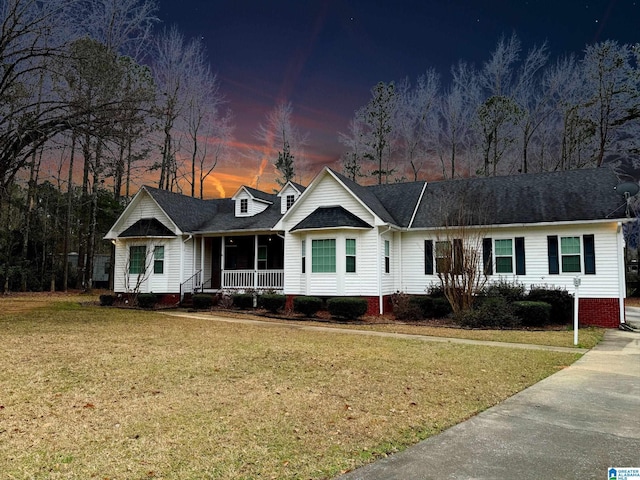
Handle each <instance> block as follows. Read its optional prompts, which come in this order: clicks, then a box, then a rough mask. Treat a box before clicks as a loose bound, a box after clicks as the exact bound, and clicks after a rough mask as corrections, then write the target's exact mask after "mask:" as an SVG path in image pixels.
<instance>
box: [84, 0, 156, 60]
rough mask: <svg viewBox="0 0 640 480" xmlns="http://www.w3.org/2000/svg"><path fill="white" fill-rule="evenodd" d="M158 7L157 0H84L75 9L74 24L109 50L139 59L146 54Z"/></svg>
mask: <svg viewBox="0 0 640 480" xmlns="http://www.w3.org/2000/svg"><path fill="white" fill-rule="evenodd" d="M157 10H158V5H157V2H156V0H85V1H84V2H83V3H82V8H78V9H76V10H75V11H74V17H75V22H74V25H75V26H76V27H77V28H78V29H79V30H80V33H81V34H84V35H88V36H89V37H91V38H93V39H94V40H97V41H98V42H100V43H102V44H103V45H104V46H105V47H107V48H108V49H109V50H111V51H112V52H116V53H119V54H121V55H127V56H129V57H132V58H133V59H135V60H137V61H140V60H141V59H142V58H143V57H145V56H146V55H147V54H148V53H149V52H148V50H149V48H150V46H151V40H152V33H153V27H154V25H155V24H156V23H158V21H159V19H158V18H157V16H156V12H157Z"/></svg>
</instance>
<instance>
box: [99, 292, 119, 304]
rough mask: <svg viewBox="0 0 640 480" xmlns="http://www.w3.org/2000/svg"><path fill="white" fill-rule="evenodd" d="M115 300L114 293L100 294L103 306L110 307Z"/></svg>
mask: <svg viewBox="0 0 640 480" xmlns="http://www.w3.org/2000/svg"><path fill="white" fill-rule="evenodd" d="M115 301H116V297H114V296H113V295H100V305H101V306H103V307H110V306H111V305H113V302H115Z"/></svg>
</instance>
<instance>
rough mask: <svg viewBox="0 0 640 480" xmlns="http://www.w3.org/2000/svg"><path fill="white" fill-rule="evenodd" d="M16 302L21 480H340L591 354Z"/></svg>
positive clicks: (3, 384)
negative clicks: (348, 472)
mask: <svg viewBox="0 0 640 480" xmlns="http://www.w3.org/2000/svg"><path fill="white" fill-rule="evenodd" d="M15 298H16V297H9V298H1V299H0V337H1V338H2V348H1V349H0V362H1V364H2V369H1V370H0V472H2V476H3V478H10V479H12V478H16V479H24V478H36V479H45V478H46V479H51V478H54V479H55V478H64V479H89V478H96V479H100V480H103V479H148V478H163V479H191V478H199V479H200V478H210V479H254V478H266V479H303V478H304V479H309V478H311V479H324V478H332V477H334V476H336V475H338V474H339V473H340V472H341V471H345V470H350V469H352V468H354V467H356V466H359V465H361V464H364V463H367V462H370V461H372V460H373V459H375V458H377V457H379V456H381V455H385V454H387V453H391V452H395V451H397V450H399V449H402V448H403V447H405V446H407V445H410V444H413V443H415V442H417V441H418V440H420V439H423V438H425V437H428V436H430V435H433V434H435V433H438V432H440V431H442V430H443V429H445V428H447V427H449V426H451V425H454V424H456V423H458V422H460V421H462V420H464V419H466V418H468V417H470V416H472V415H474V414H476V413H478V412H479V411H482V410H484V409H486V408H488V407H490V406H491V405H494V404H496V403H497V402H500V401H501V400H503V399H505V398H507V397H508V396H510V395H512V394H514V393H515V392H517V391H520V390H522V389H523V388H525V387H527V386H528V385H531V384H533V383H535V382H537V381H539V380H540V379H542V378H544V377H546V376H548V375H550V374H552V373H554V372H556V371H557V370H558V369H560V368H563V367H564V366H566V365H569V364H570V363H572V362H573V361H575V360H576V359H577V358H578V357H579V355H578V354H571V353H555V352H545V351H533V350H531V351H530V350H516V349H513V350H512V349H508V348H495V347H480V346H470V345H452V344H440V343H424V342H420V341H410V340H399V339H388V338H378V337H368V336H362V337H360V336H353V335H340V334H322V333H317V332H305V331H300V330H299V329H292V328H288V327H281V328H280V327H273V326H271V327H268V328H267V327H261V326H251V325H239V324H232V323H225V322H214V321H211V320H196V319H183V318H175V317H169V316H165V315H162V314H158V313H151V312H140V311H127V310H119V309H110V308H100V307H93V306H80V305H79V304H78V303H77V300H76V299H75V298H57V297H56V300H59V301H58V302H57V303H51V302H49V303H50V305H49V306H41V305H35V306H34V307H31V308H30V307H29V306H28V305H26V306H25V305H21V306H20V308H18V307H13V306H12V302H14V301H15ZM45 304H47V302H42V305H45ZM35 307H37V308H35Z"/></svg>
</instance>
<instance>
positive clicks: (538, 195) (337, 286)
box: [105, 168, 628, 327]
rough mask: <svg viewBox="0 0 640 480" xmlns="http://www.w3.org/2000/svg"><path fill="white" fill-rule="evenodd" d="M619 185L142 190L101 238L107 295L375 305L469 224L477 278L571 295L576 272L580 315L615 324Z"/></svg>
mask: <svg viewBox="0 0 640 480" xmlns="http://www.w3.org/2000/svg"><path fill="white" fill-rule="evenodd" d="M619 183H620V182H619V181H618V179H617V177H616V175H615V174H614V173H613V172H612V171H611V170H610V169H608V168H596V169H586V170H573V171H564V172H551V173H539V174H527V175H515V176H504V177H489V178H472V179H460V180H448V181H439V182H410V183H399V184H390V185H375V186H361V185H359V184H357V183H355V182H353V181H351V180H349V179H347V178H346V177H344V176H343V175H341V174H339V173H337V172H335V171H334V170H332V169H330V168H324V169H323V170H322V171H321V172H320V173H319V174H318V175H317V176H316V177H315V178H314V180H313V181H312V182H311V184H310V185H309V186H308V187H307V188H305V187H303V186H301V185H298V184H295V183H292V182H290V183H288V184H287V185H285V186H284V187H283V188H282V190H281V191H280V192H279V193H278V194H269V193H265V192H261V191H259V190H255V189H253V188H249V187H241V188H240V189H239V190H238V191H237V192H236V194H235V195H234V196H233V197H231V198H227V199H217V200H199V199H195V198H191V197H187V196H184V195H179V194H175V193H170V192H167V191H163V190H158V189H155V188H151V187H142V188H141V190H140V191H139V192H138V194H137V195H136V196H135V197H134V199H133V200H132V202H131V203H130V204H129V206H128V207H127V208H126V209H125V211H124V212H123V214H122V215H121V216H120V218H119V219H118V220H117V222H116V223H115V224H114V226H113V227H112V228H111V230H110V231H109V232H108V234H107V235H106V237H105V238H107V239H109V240H111V241H112V242H113V243H114V244H115V249H116V257H115V258H116V261H115V268H114V272H115V273H114V275H115V278H114V290H115V292H116V293H126V292H127V290H131V289H132V288H139V291H140V292H153V293H156V294H160V295H162V297H163V299H164V301H165V302H167V303H176V304H177V303H179V302H180V301H181V300H182V298H183V297H184V295H187V294H192V293H194V292H212V293H213V292H218V291H226V290H255V291H267V290H268V291H278V292H282V293H284V294H285V295H287V296H288V297H289V298H293V297H295V296H299V295H314V296H320V297H334V296H359V297H365V298H367V299H368V302H369V311H370V313H384V312H386V311H389V309H390V308H391V305H390V297H391V295H392V294H393V293H394V292H397V291H402V292H406V293H409V294H424V293H425V292H426V289H427V288H428V287H429V286H430V285H432V284H437V283H438V282H439V279H438V270H439V269H441V268H444V267H443V265H444V264H443V256H444V255H445V254H446V252H453V257H454V259H453V261H454V263H455V261H456V259H455V256H456V255H457V254H458V252H459V251H461V250H462V249H460V248H458V247H459V245H462V243H463V242H467V241H468V240H467V235H468V234H467V233H465V232H467V231H473V232H475V233H474V234H473V235H474V236H478V235H481V236H482V238H481V248H482V258H483V261H482V263H483V265H479V268H481V269H483V270H484V272H485V274H486V275H487V278H488V281H489V282H491V281H497V280H506V281H517V282H519V283H521V284H524V285H525V286H526V287H531V286H535V285H538V286H540V285H545V286H552V287H560V288H565V289H567V290H568V291H569V292H573V290H574V279H575V278H576V277H579V278H580V280H581V286H580V321H581V323H583V324H596V325H603V326H609V327H616V326H617V325H618V324H619V323H620V322H621V321H624V298H625V268H624V239H623V234H622V225H623V223H624V222H625V221H627V220H628V219H627V217H626V210H627V202H626V199H625V198H624V197H623V196H622V195H620V194H619V193H618V192H617V191H616V186H617V185H618V184H619ZM460 212H462V213H463V216H464V219H463V220H459V218H460ZM460 225H463V227H462V228H460ZM445 232H446V234H445ZM456 235H458V236H459V237H460V238H457V237H456ZM137 283H139V285H138V286H136V284H137Z"/></svg>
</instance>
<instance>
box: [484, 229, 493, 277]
mask: <svg viewBox="0 0 640 480" xmlns="http://www.w3.org/2000/svg"><path fill="white" fill-rule="evenodd" d="M482 263H483V265H484V274H485V275H493V239H492V238H483V239H482Z"/></svg>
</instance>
